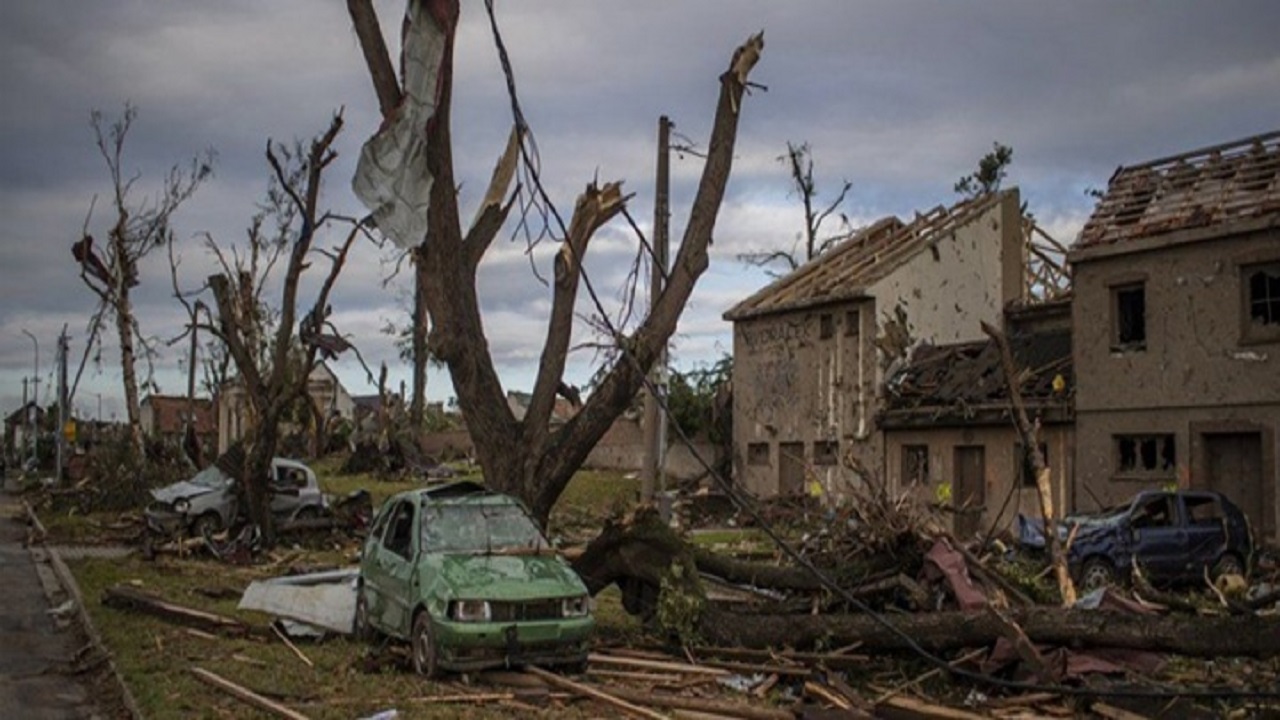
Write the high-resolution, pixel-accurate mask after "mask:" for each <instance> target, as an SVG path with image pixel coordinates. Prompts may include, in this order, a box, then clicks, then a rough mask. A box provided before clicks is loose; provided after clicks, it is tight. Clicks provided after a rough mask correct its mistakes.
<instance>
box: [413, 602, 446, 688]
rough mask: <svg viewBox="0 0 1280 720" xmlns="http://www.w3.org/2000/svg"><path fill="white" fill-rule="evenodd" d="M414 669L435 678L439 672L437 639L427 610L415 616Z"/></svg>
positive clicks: (424, 675)
mask: <svg viewBox="0 0 1280 720" xmlns="http://www.w3.org/2000/svg"><path fill="white" fill-rule="evenodd" d="M411 644H412V646H413V669H414V671H415V672H417V673H418V674H419V675H421V676H423V677H426V678H433V677H435V676H436V675H437V674H439V671H440V668H439V667H438V666H437V665H436V641H435V638H434V637H433V636H432V634H431V615H430V614H429V613H428V612H427V611H426V610H420V611H418V614H417V615H415V616H414V617H413V635H412V638H411Z"/></svg>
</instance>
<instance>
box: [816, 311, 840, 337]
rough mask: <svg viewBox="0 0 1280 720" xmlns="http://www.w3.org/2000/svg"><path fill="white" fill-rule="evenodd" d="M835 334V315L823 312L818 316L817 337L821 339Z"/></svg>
mask: <svg viewBox="0 0 1280 720" xmlns="http://www.w3.org/2000/svg"><path fill="white" fill-rule="evenodd" d="M835 334H836V317H835V315H832V314H831V313H823V314H821V315H819V316H818V337H819V338H822V339H824V340H825V339H826V338H829V337H831V336H833V335H835Z"/></svg>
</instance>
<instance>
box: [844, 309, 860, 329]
mask: <svg viewBox="0 0 1280 720" xmlns="http://www.w3.org/2000/svg"><path fill="white" fill-rule="evenodd" d="M858 325H859V318H858V311H857V310H850V311H849V312H847V313H845V314H844V334H845V335H857V334H859V329H858Z"/></svg>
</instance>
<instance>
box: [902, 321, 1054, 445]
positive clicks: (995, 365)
mask: <svg viewBox="0 0 1280 720" xmlns="http://www.w3.org/2000/svg"><path fill="white" fill-rule="evenodd" d="M1009 346H1010V348H1011V349H1012V351H1013V361H1014V364H1015V365H1016V366H1017V367H1018V368H1020V369H1021V380H1022V381H1021V383H1020V387H1021V390H1022V398H1023V401H1024V403H1025V404H1026V407H1027V411H1028V414H1030V415H1032V416H1034V415H1035V414H1037V413H1038V414H1040V415H1041V416H1042V417H1043V419H1044V420H1046V421H1050V422H1052V421H1061V420H1067V419H1070V414H1071V409H1072V402H1073V397H1074V394H1075V392H1074V390H1075V377H1074V371H1073V366H1072V362H1071V331H1070V330H1053V331H1041V332H1036V333H1033V334H1022V335H1011V336H1010V337H1009ZM1059 376H1061V381H1060V382H1061V385H1060V387H1061V389H1060V390H1059V389H1055V388H1054V381H1055V379H1056V378H1058V377H1059ZM1008 419H1009V392H1008V389H1007V388H1006V386H1005V381H1004V371H1003V370H1002V369H1001V367H1000V350H999V348H998V347H997V346H996V344H995V342H994V341H992V340H985V341H978V342H967V343H953V344H949V345H921V346H919V347H917V348H916V349H915V351H914V352H913V353H912V355H911V360H910V361H909V362H908V363H907V364H906V365H905V366H903V367H902V368H901V369H900V370H898V371H897V372H895V373H893V375H891V376H890V377H889V379H888V380H887V381H886V382H885V405H884V410H883V411H882V417H881V419H880V422H881V424H882V425H883V426H884V427H910V426H918V425H922V424H928V425H937V424H947V423H951V424H979V423H983V422H1002V423H1003V422H1008Z"/></svg>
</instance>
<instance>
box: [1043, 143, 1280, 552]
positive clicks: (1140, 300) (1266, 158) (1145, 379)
mask: <svg viewBox="0 0 1280 720" xmlns="http://www.w3.org/2000/svg"><path fill="white" fill-rule="evenodd" d="M1278 169H1280V132H1273V133H1270V134H1267V135H1261V136H1257V137H1251V138H1246V139H1244V140H1240V141H1237V142H1233V143H1228V144H1224V145H1218V146H1215V147H1209V148H1204V149H1201V150H1196V151H1193V152H1188V153H1185V154H1182V155H1177V156H1174V157H1168V158H1162V159H1159V160H1153V161H1151V162H1146V163H1142V164H1139V165H1132V166H1127V167H1121V168H1119V169H1118V170H1117V171H1116V172H1115V174H1114V175H1113V176H1112V177H1111V180H1110V182H1109V184H1108V187H1107V190H1106V192H1105V194H1104V195H1103V196H1102V198H1101V200H1100V201H1099V203H1098V205H1097V207H1096V209H1095V210H1094V212H1093V215H1092V216H1091V217H1090V219H1089V221H1088V222H1087V223H1086V225H1085V227H1084V229H1083V230H1082V231H1081V235H1080V239H1079V241H1078V242H1077V243H1076V245H1075V246H1074V247H1073V248H1072V251H1071V252H1070V254H1069V255H1068V260H1069V261H1070V263H1071V265H1072V269H1073V283H1074V296H1075V300H1074V307H1073V311H1072V314H1073V325H1074V342H1073V345H1074V350H1073V353H1074V365H1075V372H1076V375H1077V376H1078V378H1079V385H1078V387H1077V388H1076V398H1075V402H1076V405H1075V411H1076V442H1077V455H1076V479H1077V484H1078V487H1077V492H1076V501H1077V504H1078V505H1080V506H1082V509H1088V508H1091V507H1096V506H1097V505H1105V504H1113V503H1116V502H1119V501H1121V500H1124V499H1126V498H1128V497H1130V496H1132V495H1133V494H1134V493H1135V492H1136V491H1138V490H1143V489H1148V488H1159V487H1167V486H1174V485H1178V486H1183V487H1191V488H1211V489H1214V490H1219V491H1221V492H1223V493H1225V494H1226V495H1227V496H1229V497H1230V498H1232V499H1233V500H1234V501H1235V502H1236V503H1237V504H1238V505H1240V507H1241V508H1243V509H1244V510H1245V512H1246V513H1247V514H1248V516H1249V519H1250V521H1251V523H1252V525H1253V528H1254V532H1255V534H1256V535H1257V536H1258V537H1259V539H1262V538H1268V539H1272V540H1274V539H1275V538H1276V527H1277V497H1276V496H1277V493H1276V487H1277V482H1278V481H1280V475H1277V465H1276V455H1277V439H1276V428H1277V427H1280V227H1278V225H1280V182H1278V181H1277V179H1276V174H1277V170H1278Z"/></svg>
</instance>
